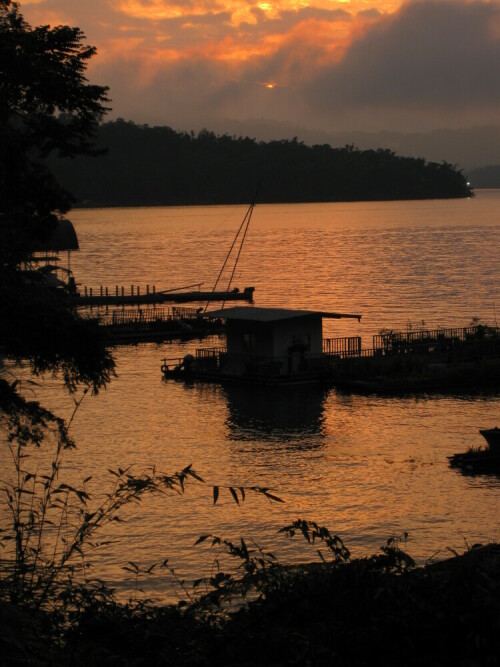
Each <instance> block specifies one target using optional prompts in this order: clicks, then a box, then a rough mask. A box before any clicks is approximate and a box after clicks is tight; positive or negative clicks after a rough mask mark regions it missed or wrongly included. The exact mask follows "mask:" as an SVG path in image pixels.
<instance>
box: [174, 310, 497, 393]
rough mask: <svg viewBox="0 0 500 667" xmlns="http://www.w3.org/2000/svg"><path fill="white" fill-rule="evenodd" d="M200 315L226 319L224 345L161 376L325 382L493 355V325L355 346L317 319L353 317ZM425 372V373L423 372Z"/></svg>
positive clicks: (435, 368) (354, 339) (398, 335)
mask: <svg viewBox="0 0 500 667" xmlns="http://www.w3.org/2000/svg"><path fill="white" fill-rule="evenodd" d="M206 316H207V317H208V318H210V317H217V318H219V319H223V320H224V321H225V322H226V338H227V345H226V347H218V348H208V349H207V348H205V349H197V350H195V351H194V354H192V355H191V354H190V355H187V356H186V357H184V359H165V360H164V363H163V365H162V372H163V374H164V376H165V377H166V378H168V377H196V378H200V379H203V380H213V381H227V380H233V381H244V382H252V383H263V384H286V383H300V382H304V383H306V382H322V381H324V382H329V383H334V384H335V383H337V384H338V385H346V384H349V383H352V382H357V383H362V382H367V381H369V382H371V381H372V380H373V378H377V379H380V377H381V376H383V375H384V374H385V375H392V376H399V377H400V378H403V379H404V378H405V376H407V375H408V374H409V373H410V372H415V371H416V369H418V370H419V372H420V371H425V372H424V375H425V377H426V378H427V381H428V377H429V373H431V374H433V375H436V374H438V373H441V374H442V373H443V371H444V370H446V369H448V368H449V367H450V365H453V364H464V363H465V362H467V361H475V360H477V359H483V358H487V359H488V358H495V359H500V328H498V327H485V326H481V325H480V326H475V327H466V328H462V329H458V328H454V329H438V330H435V331H432V330H422V331H415V332H407V333H403V332H387V333H384V334H380V335H377V336H374V337H373V347H372V348H370V349H363V348H362V341H361V337H360V336H348V337H342V338H329V339H323V338H322V319H323V318H324V317H330V318H340V317H351V318H357V319H359V317H360V316H359V315H347V314H340V313H325V312H315V311H294V310H285V309H275V308H270V309H266V308H242V307H236V308H230V309H227V310H226V311H224V310H222V311H212V312H211V313H207V314H206ZM426 373H427V375H426Z"/></svg>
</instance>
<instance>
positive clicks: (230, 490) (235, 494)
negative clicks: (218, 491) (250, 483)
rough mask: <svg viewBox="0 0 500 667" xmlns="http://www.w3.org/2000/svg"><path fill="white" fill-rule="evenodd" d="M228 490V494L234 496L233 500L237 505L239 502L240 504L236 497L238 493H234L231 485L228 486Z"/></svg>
mask: <svg viewBox="0 0 500 667" xmlns="http://www.w3.org/2000/svg"><path fill="white" fill-rule="evenodd" d="M229 492H230V494H231V495H232V496H233V498H234V502H235V503H236V504H237V505H239V504H240V501H239V499H238V494H237V493H236V491H235V490H234V489H233V487H232V486H230V487H229Z"/></svg>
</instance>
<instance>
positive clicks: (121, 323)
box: [88, 306, 224, 345]
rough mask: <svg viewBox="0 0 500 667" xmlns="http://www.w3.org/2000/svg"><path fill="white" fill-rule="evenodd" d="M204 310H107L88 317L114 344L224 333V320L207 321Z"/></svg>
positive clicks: (165, 308) (167, 308)
mask: <svg viewBox="0 0 500 667" xmlns="http://www.w3.org/2000/svg"><path fill="white" fill-rule="evenodd" d="M201 310H202V309H201V308H185V307H179V306H173V307H161V308H128V309H115V310H108V311H107V312H99V313H97V315H92V313H91V312H88V316H89V317H92V318H95V319H97V322H98V324H99V326H100V327H102V329H103V331H104V332H105V334H106V336H107V338H108V339H109V341H110V343H112V344H115V345H117V344H121V343H135V342H140V341H157V342H158V341H162V340H168V339H179V338H184V339H187V338H202V337H203V336H206V335H210V334H216V333H221V332H222V331H223V330H224V327H223V324H222V321H221V320H207V319H205V318H203V317H202V316H201Z"/></svg>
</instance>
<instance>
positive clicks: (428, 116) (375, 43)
mask: <svg viewBox="0 0 500 667" xmlns="http://www.w3.org/2000/svg"><path fill="white" fill-rule="evenodd" d="M20 7H21V12H22V13H23V14H24V16H25V18H26V19H27V20H28V21H29V22H30V23H31V24H32V25H40V24H51V25H56V24H58V23H67V24H70V25H77V26H79V27H81V28H82V30H83V31H84V32H85V34H86V36H87V39H88V42H89V43H90V44H93V45H95V46H96V47H97V49H98V55H97V56H96V57H95V58H94V59H93V61H92V63H91V65H90V68H89V78H90V79H91V80H92V81H93V82H95V83H101V84H107V85H109V86H110V88H111V93H110V94H111V98H112V100H113V102H112V106H113V112H112V114H111V115H110V117H111V118H113V117H118V116H121V117H123V118H125V119H131V120H134V121H136V122H140V123H150V124H165V125H171V126H172V127H174V128H176V129H186V130H189V129H199V128H200V127H207V128H209V129H212V128H216V129H217V131H220V130H221V129H222V128H223V127H224V123H225V122H229V121H231V120H233V121H234V120H237V121H241V122H243V121H246V120H249V119H261V120H265V121H270V122H273V123H280V124H291V125H296V126H302V127H304V128H309V129H321V130H324V131H339V130H342V131H348V130H366V131H379V130H396V131H413V132H415V131H427V130H431V129H434V128H451V129H454V128H464V127H469V126H472V125H486V124H491V123H498V122H499V119H500V0H471V1H467V0H409V1H406V2H402V1H401V0H277V1H276V2H273V1H272V0H262V1H259V0H24V2H23V1H21V2H20Z"/></svg>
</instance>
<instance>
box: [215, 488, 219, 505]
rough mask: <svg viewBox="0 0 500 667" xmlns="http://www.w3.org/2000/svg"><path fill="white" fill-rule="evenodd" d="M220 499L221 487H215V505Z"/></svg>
mask: <svg viewBox="0 0 500 667" xmlns="http://www.w3.org/2000/svg"><path fill="white" fill-rule="evenodd" d="M218 498H219V487H218V486H214V505H215V504H216V502H217V500H218Z"/></svg>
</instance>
